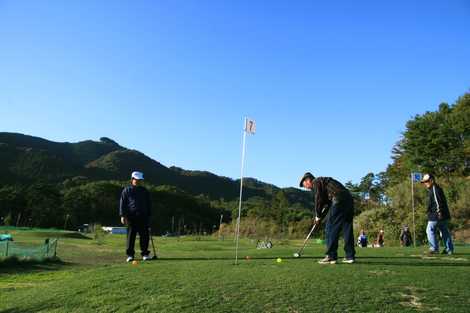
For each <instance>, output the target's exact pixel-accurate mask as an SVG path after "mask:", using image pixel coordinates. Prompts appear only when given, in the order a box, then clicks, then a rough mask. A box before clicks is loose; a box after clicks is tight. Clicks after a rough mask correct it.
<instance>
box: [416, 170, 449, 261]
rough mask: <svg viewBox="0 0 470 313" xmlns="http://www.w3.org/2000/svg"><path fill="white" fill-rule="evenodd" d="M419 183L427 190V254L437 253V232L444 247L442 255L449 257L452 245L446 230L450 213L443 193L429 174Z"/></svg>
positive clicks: (447, 229)
mask: <svg viewBox="0 0 470 313" xmlns="http://www.w3.org/2000/svg"><path fill="white" fill-rule="evenodd" d="M421 183H423V184H424V186H425V187H426V188H427V189H428V198H429V199H428V226H427V228H426V234H427V236H428V241H429V253H430V254H437V253H439V240H438V239H437V237H436V231H437V230H439V231H440V232H441V234H442V241H444V245H445V249H444V251H443V252H442V253H443V254H449V255H450V254H452V253H454V244H453V243H452V236H451V234H450V232H449V228H447V224H448V222H449V220H450V212H449V207H448V206H447V200H446V196H445V195H444V191H443V190H442V188H441V187H440V186H439V185H438V184H436V182H435V180H434V177H433V176H432V175H431V174H426V175H424V176H423V179H422V180H421Z"/></svg>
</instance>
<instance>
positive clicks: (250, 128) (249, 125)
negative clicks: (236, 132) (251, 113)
mask: <svg viewBox="0 0 470 313" xmlns="http://www.w3.org/2000/svg"><path fill="white" fill-rule="evenodd" d="M244 130H245V131H246V132H247V133H249V134H253V135H254V134H255V132H256V123H255V121H254V120H252V119H250V118H245V129H244Z"/></svg>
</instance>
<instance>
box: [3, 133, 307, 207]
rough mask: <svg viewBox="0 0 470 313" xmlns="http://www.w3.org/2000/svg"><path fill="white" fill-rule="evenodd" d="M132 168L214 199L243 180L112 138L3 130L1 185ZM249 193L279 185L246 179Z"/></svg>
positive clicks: (293, 192)
mask: <svg viewBox="0 0 470 313" xmlns="http://www.w3.org/2000/svg"><path fill="white" fill-rule="evenodd" d="M133 170H140V171H142V172H144V173H145V178H146V182H148V183H150V184H152V185H155V186H159V185H170V186H175V187H177V188H179V189H182V190H184V191H186V192H187V193H189V194H192V195H204V196H205V197H207V198H209V199H210V200H219V199H224V200H225V201H233V200H235V199H236V198H237V197H238V195H239V180H234V179H231V178H227V177H222V176H218V175H215V174H213V173H210V172H206V171H188V170H184V169H181V168H177V167H166V166H164V165H162V164H161V163H159V162H158V161H156V160H153V159H151V158H150V157H148V156H146V155H145V154H144V153H142V152H139V151H136V150H131V149H127V148H125V147H122V146H121V145H119V144H118V143H116V142H115V141H113V140H112V139H109V138H106V137H102V138H100V140H99V141H92V140H86V141H81V142H77V143H69V142H64V143H60V142H53V141H49V140H46V139H43V138H39V137H34V136H28V135H23V134H17V133H7V132H0V186H1V185H11V184H20V185H25V184H31V183H37V182H41V183H64V182H65V183H67V182H73V181H77V180H79V181H83V180H86V181H90V182H93V181H102V180H119V181H126V180H128V179H129V175H130V173H131V172H132V171H133ZM245 186H246V189H245V190H244V193H245V196H246V198H251V197H255V196H256V197H261V198H266V199H271V198H272V195H273V194H274V193H276V192H278V191H280V190H281V189H280V188H278V187H276V186H274V185H271V184H267V183H263V182H260V181H258V180H256V179H252V178H251V179H247V180H246V185H245ZM284 192H285V194H286V196H287V198H288V199H289V200H292V201H295V202H299V201H300V202H301V203H303V204H305V205H307V204H308V202H309V196H308V194H307V193H306V192H303V191H301V190H298V189H295V188H288V189H284Z"/></svg>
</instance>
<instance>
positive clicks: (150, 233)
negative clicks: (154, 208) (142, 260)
mask: <svg viewBox="0 0 470 313" xmlns="http://www.w3.org/2000/svg"><path fill="white" fill-rule="evenodd" d="M149 235H150V242H151V243H152V249H153V256H152V258H151V260H156V259H157V258H158V257H157V252H156V251H155V244H154V243H153V236H152V229H151V228H149Z"/></svg>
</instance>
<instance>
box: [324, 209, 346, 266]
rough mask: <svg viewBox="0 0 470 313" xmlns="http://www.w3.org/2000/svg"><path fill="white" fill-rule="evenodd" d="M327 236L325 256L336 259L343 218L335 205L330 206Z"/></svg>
mask: <svg viewBox="0 0 470 313" xmlns="http://www.w3.org/2000/svg"><path fill="white" fill-rule="evenodd" d="M328 224H329V225H328V234H327V245H326V255H328V256H329V257H330V258H333V259H337V258H338V240H339V233H340V232H341V228H342V225H343V216H342V214H341V212H340V211H339V210H338V208H337V207H336V206H335V205H332V206H331V211H330V217H329V218H328Z"/></svg>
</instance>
